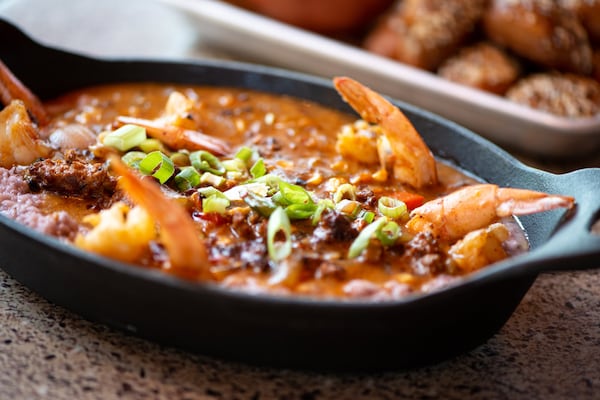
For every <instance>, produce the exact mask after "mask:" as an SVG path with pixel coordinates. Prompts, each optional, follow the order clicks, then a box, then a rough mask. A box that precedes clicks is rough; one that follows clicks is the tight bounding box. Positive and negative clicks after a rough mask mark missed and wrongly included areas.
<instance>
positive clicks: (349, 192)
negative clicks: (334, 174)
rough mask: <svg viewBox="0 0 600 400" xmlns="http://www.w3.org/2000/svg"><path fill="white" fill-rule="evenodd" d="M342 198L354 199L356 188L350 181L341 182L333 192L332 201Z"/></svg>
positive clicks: (338, 200)
mask: <svg viewBox="0 0 600 400" xmlns="http://www.w3.org/2000/svg"><path fill="white" fill-rule="evenodd" d="M343 199H348V200H356V188H355V187H354V185H352V184H350V183H344V184H341V185H340V186H339V187H338V188H337V190H336V191H335V193H334V194H333V201H334V202H335V203H339V202H340V201H341V200H343Z"/></svg>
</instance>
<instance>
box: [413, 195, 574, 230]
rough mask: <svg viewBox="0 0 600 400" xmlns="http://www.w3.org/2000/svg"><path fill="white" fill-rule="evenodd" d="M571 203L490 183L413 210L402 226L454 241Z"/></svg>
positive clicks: (570, 199) (564, 198) (566, 199)
mask: <svg viewBox="0 0 600 400" xmlns="http://www.w3.org/2000/svg"><path fill="white" fill-rule="evenodd" d="M574 204H575V199H574V198H573V197H570V196H561V195H553V194H546V193H542V192H536V191H533V190H526V189H513V188H501V187H498V186H496V185H492V184H480V185H472V186H467V187H464V188H462V189H459V190H457V191H455V192H453V193H450V194H449V195H447V196H444V197H440V198H438V199H435V200H431V201H429V202H427V203H425V204H423V205H422V206H420V207H417V208H415V209H414V210H412V212H411V214H410V220H409V221H408V222H407V224H406V226H407V227H408V228H409V229H410V230H412V231H415V232H421V231H430V232H432V233H434V234H436V235H437V236H438V237H440V239H442V240H446V241H454V240H458V239H460V238H462V237H464V236H465V235H466V234H468V233H469V232H472V231H475V230H477V229H481V228H485V227H487V226H488V225H490V224H492V223H494V222H496V221H497V220H498V219H499V218H502V217H509V216H511V215H526V214H533V213H537V212H542V211H548V210H553V209H556V208H560V207H564V208H567V209H568V208H571V207H573V205H574Z"/></svg>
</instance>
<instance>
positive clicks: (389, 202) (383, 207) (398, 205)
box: [377, 196, 408, 219]
mask: <svg viewBox="0 0 600 400" xmlns="http://www.w3.org/2000/svg"><path fill="white" fill-rule="evenodd" d="M377 208H378V209H379V212H380V213H381V214H382V215H384V216H386V217H388V218H393V219H400V218H404V217H406V216H408V208H407V207H406V204H405V203H404V202H403V201H400V200H398V199H395V198H393V197H389V196H383V197H381V198H380V199H379V201H378V203H377Z"/></svg>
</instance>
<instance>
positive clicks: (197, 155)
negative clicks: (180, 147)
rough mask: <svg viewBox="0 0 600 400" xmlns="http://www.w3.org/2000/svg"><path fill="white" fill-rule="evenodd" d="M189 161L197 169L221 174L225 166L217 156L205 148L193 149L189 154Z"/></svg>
mask: <svg viewBox="0 0 600 400" xmlns="http://www.w3.org/2000/svg"><path fill="white" fill-rule="evenodd" d="M190 162H191V163H192V166H193V167H194V168H196V169H197V170H198V171H202V172H210V173H212V174H215V175H223V174H224V173H225V167H224V166H223V164H222V163H221V161H219V159H218V158H217V157H215V156H214V155H212V154H211V153H209V152H208V151H205V150H199V151H194V152H193V153H191V154H190Z"/></svg>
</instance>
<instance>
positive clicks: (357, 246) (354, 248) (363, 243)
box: [348, 217, 388, 258]
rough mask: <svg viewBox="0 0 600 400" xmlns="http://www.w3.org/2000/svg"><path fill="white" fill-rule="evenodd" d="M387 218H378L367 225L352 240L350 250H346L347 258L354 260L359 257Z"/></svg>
mask: <svg viewBox="0 0 600 400" xmlns="http://www.w3.org/2000/svg"><path fill="white" fill-rule="evenodd" d="M387 221H388V219H387V218H385V217H384V218H379V219H377V220H375V221H373V222H372V223H370V224H369V225H367V226H366V227H365V228H364V229H363V230H362V231H361V232H360V233H359V234H358V236H357V237H356V239H354V241H353V242H352V244H351V245H350V248H349V249H348V258H356V257H358V256H360V254H361V253H362V252H363V250H364V249H366V248H367V246H369V242H370V241H371V238H372V237H373V235H375V233H376V232H377V231H378V230H379V228H381V227H382V226H383V225H384V224H385V223H386V222H387Z"/></svg>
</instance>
